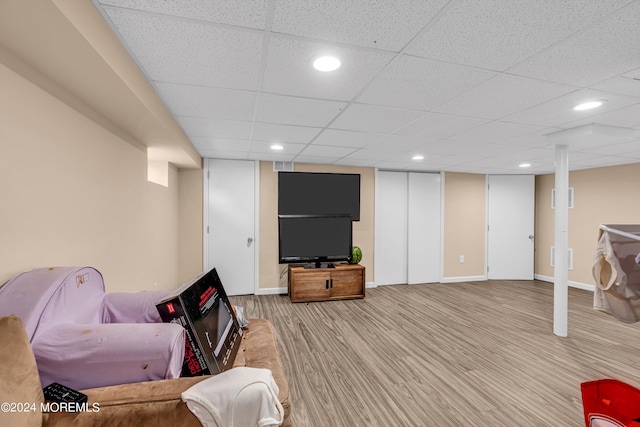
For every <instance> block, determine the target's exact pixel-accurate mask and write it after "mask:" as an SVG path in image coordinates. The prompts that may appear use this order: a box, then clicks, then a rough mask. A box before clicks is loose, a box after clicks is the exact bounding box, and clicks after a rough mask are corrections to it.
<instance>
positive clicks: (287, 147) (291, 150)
mask: <svg viewBox="0 0 640 427" xmlns="http://www.w3.org/2000/svg"><path fill="white" fill-rule="evenodd" d="M272 145H273V142H271V141H253V142H252V143H251V149H250V151H251V152H252V153H270V154H274V155H283V156H289V155H291V156H294V155H296V154H299V153H300V152H302V150H304V147H306V144H296V143H291V142H280V143H278V145H280V146H282V150H274V149H272V148H271V146H272Z"/></svg>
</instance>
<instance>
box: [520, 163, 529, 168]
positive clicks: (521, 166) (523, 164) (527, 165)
mask: <svg viewBox="0 0 640 427" xmlns="http://www.w3.org/2000/svg"><path fill="white" fill-rule="evenodd" d="M518 167H519V168H530V167H531V163H520V164H519V165H518Z"/></svg>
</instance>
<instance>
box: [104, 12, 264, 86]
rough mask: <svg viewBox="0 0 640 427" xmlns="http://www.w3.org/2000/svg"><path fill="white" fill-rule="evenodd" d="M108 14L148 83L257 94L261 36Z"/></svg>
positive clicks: (160, 18) (153, 17)
mask: <svg viewBox="0 0 640 427" xmlns="http://www.w3.org/2000/svg"><path fill="white" fill-rule="evenodd" d="M107 13H108V15H109V18H110V19H111V20H112V21H113V24H114V26H115V28H116V29H117V31H118V32H119V33H120V34H121V35H122V38H123V39H124V41H125V44H126V46H127V48H128V49H129V51H130V52H131V54H132V55H133V56H134V57H135V58H136V59H137V61H138V62H139V64H140V65H141V66H142V68H143V69H144V70H145V72H146V73H147V75H148V76H149V77H150V78H151V79H152V80H156V81H163V82H176V83H185V84H192V85H203V86H214V87H226V88H232V89H248V90H256V89H257V86H258V75H259V70H260V56H261V51H262V37H263V36H262V34H261V33H259V32H255V31H244V30H235V29H231V28H227V27H218V26H213V25H207V24H204V23H200V22H195V21H185V20H182V19H175V18H173V19H172V18H170V17H164V16H159V15H150V14H142V13H136V12H131V11H127V10H125V9H113V8H108V9H107Z"/></svg>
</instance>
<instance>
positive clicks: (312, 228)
mask: <svg viewBox="0 0 640 427" xmlns="http://www.w3.org/2000/svg"><path fill="white" fill-rule="evenodd" d="M278 233H279V244H280V251H279V256H280V263H293V262H313V263H316V264H318V263H321V262H323V261H325V262H331V261H348V260H350V259H351V216H350V215H279V216H278Z"/></svg>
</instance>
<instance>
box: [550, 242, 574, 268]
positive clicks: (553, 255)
mask: <svg viewBox="0 0 640 427" xmlns="http://www.w3.org/2000/svg"><path fill="white" fill-rule="evenodd" d="M555 264H556V248H555V247H554V246H551V267H555ZM567 269H568V270H573V248H569V259H568V260H567Z"/></svg>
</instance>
